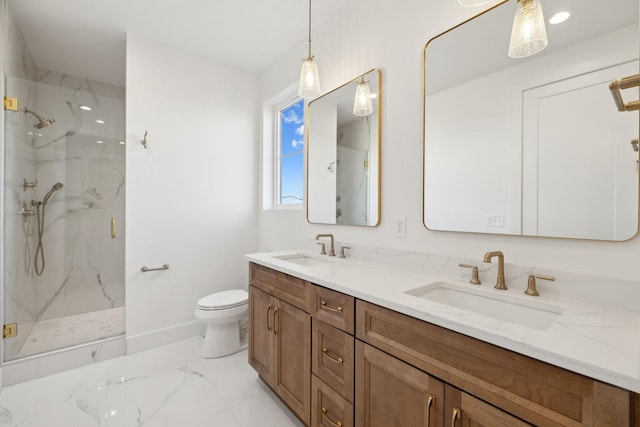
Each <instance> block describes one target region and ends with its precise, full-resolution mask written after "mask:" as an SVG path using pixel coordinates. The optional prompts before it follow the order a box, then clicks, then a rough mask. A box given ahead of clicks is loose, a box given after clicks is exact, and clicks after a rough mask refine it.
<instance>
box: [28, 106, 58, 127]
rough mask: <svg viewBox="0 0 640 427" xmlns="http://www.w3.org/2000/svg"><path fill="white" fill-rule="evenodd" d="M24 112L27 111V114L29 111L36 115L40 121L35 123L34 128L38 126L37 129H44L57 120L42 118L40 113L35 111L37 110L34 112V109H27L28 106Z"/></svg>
mask: <svg viewBox="0 0 640 427" xmlns="http://www.w3.org/2000/svg"><path fill="white" fill-rule="evenodd" d="M24 113H25V114H27V113H29V114H33V115H34V116H35V118H36V119H38V123H36V124H35V125H33V127H34V128H36V129H42V128H43V127H47V126H49V125H50V124H53V123H55V122H56V121H55V120H54V119H45V118H42V116H40V115H39V114H38V113H35V112H33V111H31V110H28V109H26V108H25V109H24Z"/></svg>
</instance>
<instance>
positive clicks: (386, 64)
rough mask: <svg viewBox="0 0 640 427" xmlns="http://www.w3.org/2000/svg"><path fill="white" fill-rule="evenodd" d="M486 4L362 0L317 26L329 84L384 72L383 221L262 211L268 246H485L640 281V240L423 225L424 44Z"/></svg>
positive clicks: (272, 83) (287, 68) (282, 63)
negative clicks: (401, 231)
mask: <svg viewBox="0 0 640 427" xmlns="http://www.w3.org/2000/svg"><path fill="white" fill-rule="evenodd" d="M489 6H490V5H489ZM480 9H482V8H480ZM478 11H479V10H478V9H476V10H471V9H466V8H463V7H460V6H459V5H458V3H457V2H456V1H452V0H433V1H417V0H397V1H394V2H389V1H385V0H368V1H365V0H354V1H353V4H352V5H350V6H348V7H347V8H345V10H344V11H343V13H342V15H341V17H340V18H338V19H337V20H335V21H334V22H332V23H330V24H327V25H325V26H323V27H321V28H314V31H313V46H314V49H313V50H314V53H315V55H316V59H317V61H318V63H319V71H320V75H321V79H322V84H323V87H324V90H325V91H327V90H330V89H331V88H333V87H336V86H338V85H340V84H342V83H344V82H345V81H348V80H350V79H351V78H353V77H354V76H356V75H358V74H360V73H362V72H364V71H366V70H369V69H371V68H373V67H379V68H381V69H382V73H383V78H382V82H383V85H382V87H383V108H382V158H381V163H382V176H381V179H382V189H381V191H382V199H381V201H382V217H381V223H380V226H379V227H377V228H373V229H371V228H359V227H348V226H327V225H312V224H308V223H307V222H306V219H305V211H304V210H303V211H287V212H280V211H261V212H260V219H259V221H260V229H259V230H260V241H259V245H260V249H261V250H273V249H284V248H295V247H302V246H303V238H304V237H309V236H312V235H314V234H315V233H317V232H319V231H326V232H332V233H334V234H335V236H336V238H337V239H339V240H343V241H353V242H358V243H362V244H368V245H374V246H376V245H377V246H386V247H392V248H398V249H409V250H418V251H423V252H433V253H437V254H444V255H456V256H460V257H468V258H472V259H478V261H479V262H480V261H481V259H482V255H483V254H484V253H485V252H486V251H488V250H502V251H504V253H505V257H506V261H507V262H508V263H514V264H521V265H531V266H537V267H540V268H548V269H554V270H564V271H569V272H581V273H585V274H595V275H601V276H612V277H618V278H626V279H631V280H637V279H638V273H637V263H638V255H640V239H639V238H637V237H636V238H634V239H632V240H630V241H627V242H620V243H609V242H592V241H581V240H564V239H549V238H530V237H514V236H499V235H488V234H467V233H453V232H433V231H428V230H427V229H426V228H425V227H424V225H423V224H422V99H421V91H422V79H421V76H422V71H421V66H422V51H423V48H424V45H425V44H426V43H427V41H428V40H429V39H430V38H432V37H434V36H435V35H437V34H439V33H441V32H442V31H444V30H446V29H448V28H450V27H452V26H453V25H456V24H458V23H459V22H461V21H463V20H464V19H466V18H468V17H470V16H472V15H474V14H475V13H477V12H478ZM356 18H357V19H356ZM353 22H358V23H366V24H367V25H352V23H353ZM301 59H302V56H301V51H300V50H299V49H296V50H293V51H291V52H290V53H289V54H288V55H286V56H284V57H282V58H280V59H278V60H277V61H275V62H274V64H273V65H272V66H271V67H270V68H269V69H267V70H266V71H265V72H264V73H262V75H261V76H260V96H261V101H264V100H267V99H270V98H271V97H273V96H274V94H276V93H278V92H279V91H281V90H282V89H284V88H285V87H288V86H289V85H291V84H292V82H295V80H296V79H297V77H298V72H299V66H300V60H301ZM394 215H406V217H407V238H406V239H396V238H394V237H393V221H392V218H393V216H394Z"/></svg>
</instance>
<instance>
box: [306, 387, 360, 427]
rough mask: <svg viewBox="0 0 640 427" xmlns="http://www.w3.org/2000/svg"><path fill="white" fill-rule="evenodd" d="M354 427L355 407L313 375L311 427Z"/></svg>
mask: <svg viewBox="0 0 640 427" xmlns="http://www.w3.org/2000/svg"><path fill="white" fill-rule="evenodd" d="M319 426H322V427H353V405H352V404H351V403H349V402H347V400H346V399H345V398H344V397H342V396H340V394H338V393H337V392H336V391H335V390H333V389H332V388H331V387H329V386H328V385H326V384H325V383H324V382H322V380H321V379H319V378H318V377H316V376H315V375H312V379H311V427H319Z"/></svg>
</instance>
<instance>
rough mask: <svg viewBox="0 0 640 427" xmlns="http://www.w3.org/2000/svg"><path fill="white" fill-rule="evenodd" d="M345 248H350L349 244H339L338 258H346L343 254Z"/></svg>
mask: <svg viewBox="0 0 640 427" xmlns="http://www.w3.org/2000/svg"><path fill="white" fill-rule="evenodd" d="M345 249H351V247H350V246H341V247H340V255H338V258H346V257H347V256H346V255H345V254H344V250H345Z"/></svg>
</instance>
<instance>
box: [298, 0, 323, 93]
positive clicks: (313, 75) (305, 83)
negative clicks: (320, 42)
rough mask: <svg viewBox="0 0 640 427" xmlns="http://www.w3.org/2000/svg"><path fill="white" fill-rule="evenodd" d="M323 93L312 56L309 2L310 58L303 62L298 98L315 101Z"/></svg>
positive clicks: (316, 65) (316, 66)
mask: <svg viewBox="0 0 640 427" xmlns="http://www.w3.org/2000/svg"><path fill="white" fill-rule="evenodd" d="M321 93H322V92H321V90H320V77H319V75H318V64H316V61H314V60H313V55H311V0H309V56H307V59H305V60H303V61H302V68H301V69H300V82H299V83H298V96H299V97H300V98H304V99H313V98H317V97H319V96H320V94H321Z"/></svg>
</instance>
